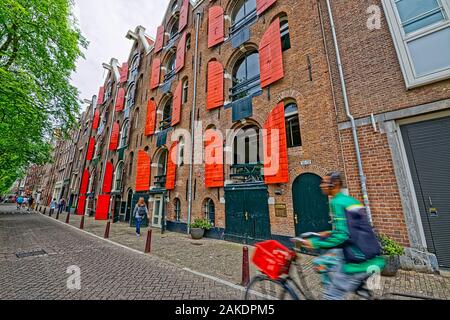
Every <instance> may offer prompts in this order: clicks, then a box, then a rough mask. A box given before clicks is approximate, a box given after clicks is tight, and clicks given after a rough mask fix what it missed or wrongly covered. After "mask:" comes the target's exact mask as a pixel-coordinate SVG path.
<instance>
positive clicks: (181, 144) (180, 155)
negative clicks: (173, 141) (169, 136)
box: [177, 137, 185, 167]
mask: <svg viewBox="0 0 450 320" xmlns="http://www.w3.org/2000/svg"><path fill="white" fill-rule="evenodd" d="M184 146H185V145H184V138H183V137H181V138H180V139H179V140H178V160H177V163H178V166H180V167H182V166H183V165H184Z"/></svg>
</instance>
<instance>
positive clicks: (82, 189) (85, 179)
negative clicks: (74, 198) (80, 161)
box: [80, 169, 89, 194]
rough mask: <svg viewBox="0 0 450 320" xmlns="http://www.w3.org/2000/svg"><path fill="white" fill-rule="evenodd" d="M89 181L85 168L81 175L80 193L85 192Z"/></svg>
mask: <svg viewBox="0 0 450 320" xmlns="http://www.w3.org/2000/svg"><path fill="white" fill-rule="evenodd" d="M88 183H89V171H88V170H87V169H86V170H84V172H83V177H82V178H81V185H80V194H86V192H87V188H88Z"/></svg>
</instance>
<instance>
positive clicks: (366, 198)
mask: <svg viewBox="0 0 450 320" xmlns="http://www.w3.org/2000/svg"><path fill="white" fill-rule="evenodd" d="M326 2H327V8H328V16H329V18H330V24H331V32H332V34H333V41H334V48H335V50H336V59H337V64H338V69H339V78H340V81H341V87H342V95H343V96H344V106H345V113H346V114H347V117H348V118H349V119H350V122H351V124H352V134H353V142H354V144H355V152H356V160H357V163H358V171H359V178H360V180H361V192H362V194H363V200H364V206H365V207H366V211H367V215H368V217H369V221H370V224H373V223H372V214H371V211H370V206H369V195H368V193H367V186H366V176H365V175H364V171H363V166H362V160H361V151H360V149H359V142H358V133H357V131H356V123H355V118H354V117H353V115H352V114H351V112H350V106H349V102H348V95H347V86H346V85H345V77H344V70H343V67H342V61H341V54H340V51H339V44H338V41H337V36H336V26H335V24H334V19H333V12H332V10H331V4H330V0H326Z"/></svg>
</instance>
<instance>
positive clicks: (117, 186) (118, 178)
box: [113, 161, 124, 191]
mask: <svg viewBox="0 0 450 320" xmlns="http://www.w3.org/2000/svg"><path fill="white" fill-rule="evenodd" d="M123 166H124V163H123V161H120V162H119V164H118V165H117V167H116V171H115V172H114V188H113V190H114V191H121V189H122V174H123Z"/></svg>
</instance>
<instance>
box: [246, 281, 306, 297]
mask: <svg viewBox="0 0 450 320" xmlns="http://www.w3.org/2000/svg"><path fill="white" fill-rule="evenodd" d="M245 300H299V297H298V296H297V294H296V293H295V291H294V290H293V289H292V288H291V287H290V286H289V285H288V284H287V282H286V281H285V280H272V279H270V278H268V277H267V276H265V275H258V276H255V277H253V279H252V280H251V281H250V283H249V285H248V286H247V290H246V291H245Z"/></svg>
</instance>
